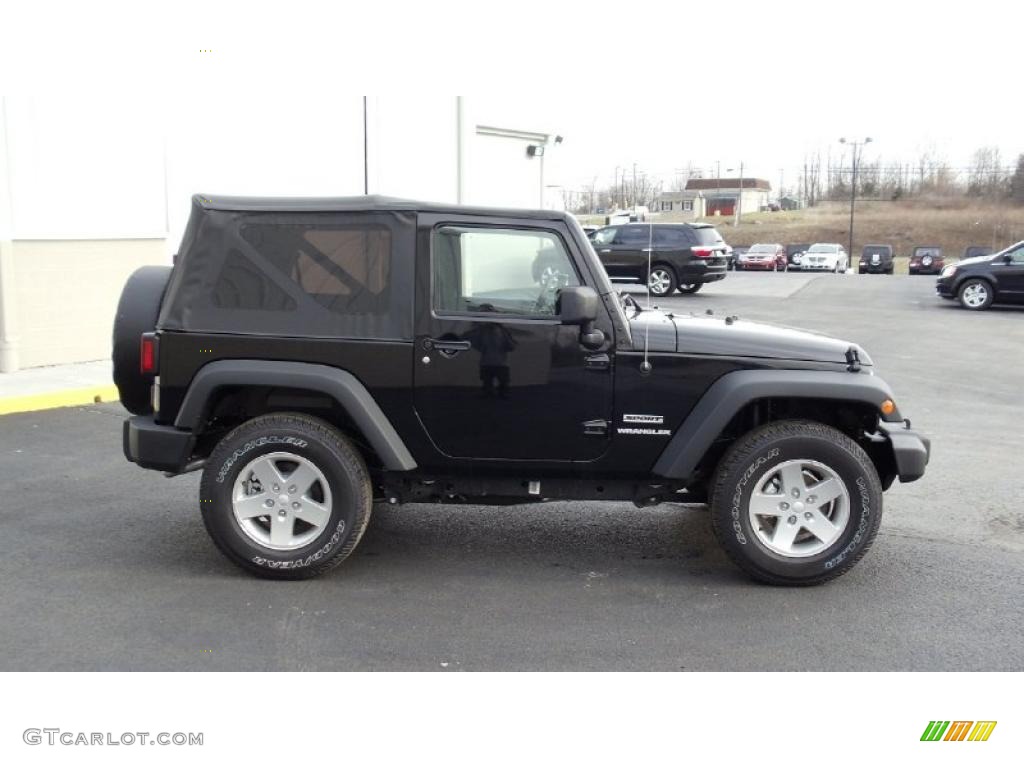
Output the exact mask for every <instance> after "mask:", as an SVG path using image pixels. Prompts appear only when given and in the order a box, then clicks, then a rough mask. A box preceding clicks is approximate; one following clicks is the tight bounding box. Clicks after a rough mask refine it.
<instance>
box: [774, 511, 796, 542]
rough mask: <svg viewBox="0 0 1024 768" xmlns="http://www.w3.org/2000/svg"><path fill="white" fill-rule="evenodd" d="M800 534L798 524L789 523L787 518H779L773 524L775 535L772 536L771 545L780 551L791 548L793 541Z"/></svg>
mask: <svg viewBox="0 0 1024 768" xmlns="http://www.w3.org/2000/svg"><path fill="white" fill-rule="evenodd" d="M798 533H800V524H799V523H790V522H789V520H788V518H785V517H780V518H779V522H778V523H776V524H775V533H773V534H772V544H773V545H775V546H776V547H778V548H779V549H781V550H789V549H792V548H793V540H794V539H795V538H796V535H797V534H798Z"/></svg>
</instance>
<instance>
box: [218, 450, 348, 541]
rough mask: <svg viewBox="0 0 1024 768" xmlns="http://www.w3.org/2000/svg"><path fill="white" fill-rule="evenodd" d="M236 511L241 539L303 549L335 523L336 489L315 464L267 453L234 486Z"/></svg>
mask: <svg viewBox="0 0 1024 768" xmlns="http://www.w3.org/2000/svg"><path fill="white" fill-rule="evenodd" d="M231 507H232V510H233V511H234V513H235V520H236V521H237V522H238V526H239V528H241V530H242V533H244V534H245V535H246V536H248V537H249V538H250V539H252V540H253V541H254V542H256V543H257V544H259V545H260V546H261V547H266V548H267V549H277V550H288V549H299V548H300V547H304V546H306V545H307V544H309V543H310V542H311V541H313V540H315V539H316V538H317V537H318V536H319V535H320V534H321V533H322V532H323V530H324V528H325V526H326V525H327V522H328V520H330V518H331V488H330V486H329V485H328V484H327V478H325V477H324V473H323V472H321V471H320V470H319V469H318V468H317V466H316V465H315V464H313V462H311V461H310V460H309V459H307V458H305V457H303V456H298V455H296V454H294V453H286V452H283V451H281V452H277V453H266V454H264V455H262V456H259V457H258V458H255V459H253V460H252V461H250V462H249V463H248V464H246V465H245V467H244V468H243V469H242V471H241V472H239V473H238V478H237V479H236V480H235V486H234V489H233V490H232V494H231Z"/></svg>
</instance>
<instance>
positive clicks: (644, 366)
mask: <svg viewBox="0 0 1024 768" xmlns="http://www.w3.org/2000/svg"><path fill="white" fill-rule="evenodd" d="M653 251H654V222H653V221H652V222H648V224H647V311H648V312H650V311H651V254H652V252H653ZM650 337H651V318H650V317H648V318H647V322H646V323H644V361H643V362H642V363H640V373H643V374H648V373H650V372H651V363H650V361H649V360H648V359H647V350H648V348H649V346H650V345H649V344H648V341H649V339H650Z"/></svg>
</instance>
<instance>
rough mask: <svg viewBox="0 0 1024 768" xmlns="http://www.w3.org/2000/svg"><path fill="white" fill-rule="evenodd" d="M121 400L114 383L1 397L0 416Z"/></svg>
mask: <svg viewBox="0 0 1024 768" xmlns="http://www.w3.org/2000/svg"><path fill="white" fill-rule="evenodd" d="M118 400H120V395H119V394H118V392H117V387H115V386H113V385H112V384H107V385H102V386H95V387H86V388H84V389H62V390H59V391H57V392H44V393H41V394H38V395H22V396H19V397H2V398H0V416H4V415H7V414H9V413H27V412H29V411H45V410H47V409H50V408H66V407H68V406H72V405H92V404H93V403H111V402H117V401H118Z"/></svg>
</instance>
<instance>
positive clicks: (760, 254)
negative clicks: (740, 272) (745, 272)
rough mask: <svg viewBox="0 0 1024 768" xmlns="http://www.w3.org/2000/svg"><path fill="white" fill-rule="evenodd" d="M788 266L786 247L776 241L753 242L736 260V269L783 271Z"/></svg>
mask: <svg viewBox="0 0 1024 768" xmlns="http://www.w3.org/2000/svg"><path fill="white" fill-rule="evenodd" d="M788 268H789V262H788V261H787V260H786V249H785V248H784V247H783V246H781V245H779V244H778V243H755V244H754V245H752V246H750V249H749V250H748V251H747V252H746V253H744V254H743V255H742V256H740V257H739V259H737V260H736V269H762V270H766V271H771V272H785V271H786V270H787V269H788Z"/></svg>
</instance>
